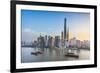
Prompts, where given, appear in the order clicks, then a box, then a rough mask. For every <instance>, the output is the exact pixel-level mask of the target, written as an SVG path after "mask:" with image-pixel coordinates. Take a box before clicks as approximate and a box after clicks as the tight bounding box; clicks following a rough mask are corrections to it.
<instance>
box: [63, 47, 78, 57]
mask: <svg viewBox="0 0 100 73" xmlns="http://www.w3.org/2000/svg"><path fill="white" fill-rule="evenodd" d="M64 56H66V57H74V58H79V49H78V48H67V49H66V51H65V54H64Z"/></svg>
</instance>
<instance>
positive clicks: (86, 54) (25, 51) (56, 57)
mask: <svg viewBox="0 0 100 73" xmlns="http://www.w3.org/2000/svg"><path fill="white" fill-rule="evenodd" d="M38 50H39V51H42V52H43V53H42V54H39V55H32V54H31V52H36V51H38ZM89 58H90V51H89V50H84V49H80V52H79V58H74V57H66V56H64V50H62V49H58V50H56V49H49V48H44V49H35V48H31V47H22V49H21V63H31V62H49V61H72V60H88V59H89Z"/></svg>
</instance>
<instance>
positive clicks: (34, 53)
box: [31, 51, 43, 56]
mask: <svg viewBox="0 0 100 73" xmlns="http://www.w3.org/2000/svg"><path fill="white" fill-rule="evenodd" d="M39 54H43V53H42V52H40V51H37V52H31V55H36V56H37V55H39Z"/></svg>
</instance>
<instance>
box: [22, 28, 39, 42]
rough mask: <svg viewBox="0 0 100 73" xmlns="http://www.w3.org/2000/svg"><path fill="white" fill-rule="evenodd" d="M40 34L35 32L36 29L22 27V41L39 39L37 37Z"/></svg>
mask: <svg viewBox="0 0 100 73" xmlns="http://www.w3.org/2000/svg"><path fill="white" fill-rule="evenodd" d="M38 36H39V35H38V34H37V33H36V32H35V31H32V30H31V29H28V28H26V29H22V36H21V37H22V41H25V42H32V41H34V40H37V37H38Z"/></svg>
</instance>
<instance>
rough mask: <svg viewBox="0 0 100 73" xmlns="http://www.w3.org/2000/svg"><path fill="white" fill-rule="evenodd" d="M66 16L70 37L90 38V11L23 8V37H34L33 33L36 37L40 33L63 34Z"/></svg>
mask: <svg viewBox="0 0 100 73" xmlns="http://www.w3.org/2000/svg"><path fill="white" fill-rule="evenodd" d="M64 18H66V19H67V22H66V23H67V25H68V26H69V34H70V38H72V37H76V38H77V39H79V40H89V39H90V14H89V13H78V12H77V13H76V12H56V11H37V10H21V19H22V20H21V25H22V39H26V38H27V39H28V38H30V37H31V38H32V37H33V36H31V35H34V36H35V37H34V38H36V37H37V36H38V35H40V33H41V35H45V34H46V35H51V36H55V35H59V36H61V31H63V30H64ZM26 35H27V36H26ZM25 37H26V38H25Z"/></svg>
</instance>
